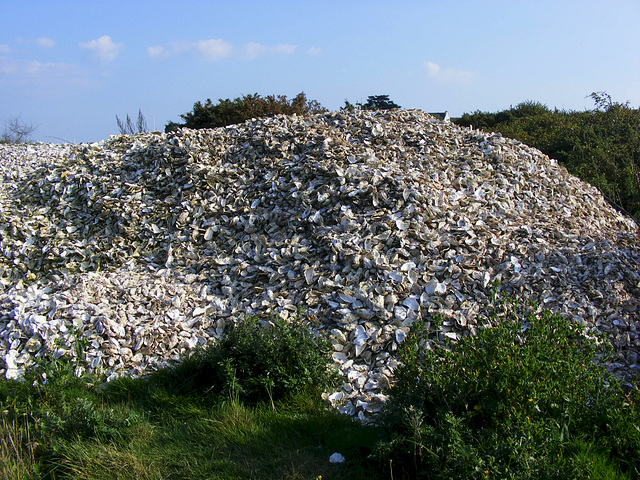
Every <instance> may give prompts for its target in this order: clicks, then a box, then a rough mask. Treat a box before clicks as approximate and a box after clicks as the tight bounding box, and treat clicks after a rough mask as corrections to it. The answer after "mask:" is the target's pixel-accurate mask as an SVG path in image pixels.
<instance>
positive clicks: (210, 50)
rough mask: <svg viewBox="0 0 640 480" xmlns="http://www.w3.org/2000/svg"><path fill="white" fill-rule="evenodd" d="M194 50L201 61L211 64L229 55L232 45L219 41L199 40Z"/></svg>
mask: <svg viewBox="0 0 640 480" xmlns="http://www.w3.org/2000/svg"><path fill="white" fill-rule="evenodd" d="M195 50H196V51H197V52H198V54H199V55H200V57H201V58H202V59H203V60H206V61H208V62H213V61H215V60H218V59H220V58H225V57H228V56H229V55H231V52H232V51H233V45H232V44H231V43H229V42H225V41H224V40H221V39H219V38H218V39H214V38H212V39H209V40H200V41H199V42H197V43H196V44H195Z"/></svg>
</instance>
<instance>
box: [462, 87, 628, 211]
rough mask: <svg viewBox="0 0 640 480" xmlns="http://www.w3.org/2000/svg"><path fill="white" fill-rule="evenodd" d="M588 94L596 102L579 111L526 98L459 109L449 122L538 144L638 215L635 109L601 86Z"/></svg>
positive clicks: (623, 208) (619, 206)
mask: <svg viewBox="0 0 640 480" xmlns="http://www.w3.org/2000/svg"><path fill="white" fill-rule="evenodd" d="M589 96H590V97H591V98H592V99H593V100H594V102H595V104H596V108H595V109H593V110H587V111H584V112H576V111H568V112H567V111H559V110H553V111H552V110H550V109H549V108H547V107H546V106H545V105H542V104H540V103H537V102H532V101H527V102H524V103H521V104H519V105H517V106H516V107H512V108H510V109H509V110H503V111H500V112H496V113H490V112H480V111H476V112H474V113H472V114H468V113H465V114H464V115H462V117H460V118H459V119H456V120H455V122H456V123H457V124H459V125H462V126H469V125H473V126H474V127H478V128H483V129H489V130H493V131H497V132H500V133H502V134H503V135H505V136H507V137H511V138H516V139H518V140H520V141H521V142H523V143H525V144H527V145H530V146H532V147H535V148H538V149H540V150H541V151H542V152H543V153H545V154H547V155H548V156H549V157H551V158H555V159H557V160H558V161H559V162H560V163H561V164H562V165H564V166H565V167H566V168H567V170H569V172H570V173H572V174H573V175H576V176H577V177H579V178H581V179H582V180H584V181H586V182H589V183H591V184H592V185H594V186H595V187H597V188H598V189H599V190H600V191H601V192H602V194H603V195H604V196H605V198H606V199H607V200H608V201H609V203H610V204H611V205H612V206H614V207H615V208H617V209H618V210H621V211H623V212H625V213H627V214H628V215H630V216H633V217H634V218H635V219H636V220H638V221H640V110H639V109H633V108H630V107H629V105H628V102H627V103H624V104H622V103H618V102H614V101H612V100H611V97H610V96H609V95H607V94H606V93H604V92H594V93H592V94H591V95H589Z"/></svg>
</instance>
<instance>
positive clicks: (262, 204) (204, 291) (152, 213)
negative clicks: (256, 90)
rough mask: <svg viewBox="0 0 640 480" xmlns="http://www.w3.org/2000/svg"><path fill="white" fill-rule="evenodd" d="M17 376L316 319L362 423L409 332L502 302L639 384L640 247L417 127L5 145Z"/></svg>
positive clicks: (326, 121) (493, 141)
mask: <svg viewBox="0 0 640 480" xmlns="http://www.w3.org/2000/svg"><path fill="white" fill-rule="evenodd" d="M0 158H1V160H0V169H1V171H2V186H1V188H0V237H1V239H0V242H1V245H0V246H1V253H2V254H1V255H0V315H1V317H0V355H2V357H3V358H4V365H2V364H1V363H0V373H1V374H3V375H5V376H6V377H7V378H15V377H19V376H20V375H21V374H22V372H23V371H24V368H25V367H27V366H28V365H29V364H30V363H31V362H32V361H33V359H34V358H35V357H38V356H42V355H45V354H51V355H55V356H57V355H63V354H68V355H72V356H74V355H80V356H81V357H82V360H83V363H82V364H83V365H84V366H85V367H84V368H86V369H89V370H95V371H100V372H103V373H104V374H105V375H107V376H108V377H110V378H113V377H114V376H117V375H120V374H124V373H128V374H141V373H144V372H145V371H148V370H150V369H153V368H157V366H159V365H164V364H166V363H167V362H171V361H174V360H177V359H178V358H180V356H183V355H185V354H186V353H188V352H189V351H191V350H192V349H194V348H195V347H196V346H198V345H203V344H206V343H208V342H210V341H214V340H215V339H216V338H218V337H219V336H220V335H221V333H222V332H223V331H224V330H225V328H226V327H227V326H228V325H230V324H231V323H234V322H237V321H241V320H242V318H243V317H244V316H246V315H248V314H254V315H257V316H258V317H259V318H262V319H265V320H268V319H269V318H273V315H275V314H277V315H279V316H280V317H282V318H284V319H289V320H295V319H296V318H297V316H298V312H299V311H300V310H302V311H303V312H304V315H306V316H312V317H314V318H315V319H316V320H317V327H316V328H317V329H318V330H322V331H324V332H326V333H327V334H328V335H329V336H330V338H331V341H332V343H333V348H334V353H333V359H334V361H335V362H336V364H337V366H338V367H339V369H340V371H341V372H342V374H343V375H344V378H345V382H344V386H343V387H342V389H340V390H339V391H338V392H333V393H331V395H329V399H330V400H331V401H332V402H333V403H334V404H336V405H339V408H340V409H341V410H342V411H344V412H346V413H351V414H356V413H358V412H363V411H364V412H371V411H376V410H377V409H379V408H380V404H381V403H382V402H384V400H385V398H386V397H385V389H386V387H387V386H388V385H389V383H390V382H392V379H393V371H394V369H395V368H396V366H397V364H398V361H397V359H396V357H395V352H396V351H397V347H398V344H399V343H401V342H402V341H403V340H404V339H405V337H406V334H407V332H408V331H409V329H410V327H411V325H412V324H413V323H414V322H415V321H416V320H419V319H422V320H425V321H427V322H429V321H431V320H432V319H433V318H435V316H436V315H440V316H441V317H442V319H443V322H442V323H441V325H440V326H439V327H438V328H439V331H438V335H439V337H438V338H440V339H441V340H443V341H445V340H446V339H449V340H451V341H455V340H457V339H459V338H460V337H461V336H462V335H465V334H470V333H474V332H475V331H476V330H477V329H478V328H480V327H482V326H483V325H486V324H487V322H489V321H490V318H489V316H488V313H487V312H488V308H489V303H490V296H491V291H492V288H494V287H493V284H494V283H496V282H498V283H499V284H500V288H501V289H502V290H505V291H507V292H509V293H510V294H511V295H513V296H516V297H521V298H529V299H532V300H535V301H537V302H538V303H539V304H540V305H541V306H542V307H544V308H546V309H550V310H552V311H553V312H558V313H561V314H563V315H565V316H566V317H568V318H569V319H571V320H572V321H574V322H578V323H579V324H581V325H584V326H585V328H586V331H588V332H589V334H591V335H593V336H595V337H597V338H599V339H601V340H602V341H608V342H610V343H611V345H612V346H613V347H614V349H615V351H616V355H617V356H616V359H615V361H614V363H613V364H612V365H611V368H612V369H613V370H618V371H620V372H623V373H624V375H627V374H632V373H633V372H634V371H637V370H638V352H639V351H640V338H639V337H638V335H639V333H640V332H638V329H639V327H640V325H639V324H638V321H639V310H638V303H639V300H640V268H639V267H640V250H639V248H638V241H637V238H638V227H637V225H636V224H635V223H634V222H633V221H632V220H631V219H629V218H627V217H624V216H623V215H621V214H620V213H618V212H616V211H615V210H614V209H612V208H611V207H610V206H609V205H608V204H607V203H606V202H605V200H604V199H603V197H602V195H601V194H600V193H599V192H598V191H597V190H596V189H595V188H594V187H592V186H590V185H588V184H586V183H583V182H582V181H580V180H578V179H577V178H575V177H573V176H571V175H569V174H568V173H567V172H566V170H565V169H564V168H562V167H560V166H559V165H558V164H557V162H556V161H554V160H552V159H549V158H548V157H547V156H545V155H543V154H542V153H541V152H539V151H538V150H536V149H533V148H530V147H528V146H526V145H524V144H522V143H520V142H518V141H515V140H511V139H507V138H503V137H502V136H501V135H499V134H494V133H485V132H482V131H478V130H472V129H467V128H461V127H457V126H455V125H454V124H451V123H444V122H442V121H439V120H436V119H435V118H434V117H432V116H430V115H428V114H426V113H423V112H421V111H417V110H391V111H385V112H369V111H354V112H346V111H338V112H333V113H324V114H318V115H314V116H305V117H302V116H295V115H294V116H277V117H272V118H263V119H253V120H251V121H247V122H245V123H244V124H241V125H233V126H229V127H225V128H218V129H212V130H187V129H183V130H181V131H179V132H176V133H172V134H160V133H157V132H156V133H147V134H140V135H136V136H122V135H121V136H114V137H111V139H109V140H107V141H103V142H99V143H94V144H81V145H66V146H55V145H48V144H36V145H29V146H6V145H5V146H2V145H0Z"/></svg>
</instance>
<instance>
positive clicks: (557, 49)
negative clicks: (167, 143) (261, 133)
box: [0, 0, 640, 143]
mask: <svg viewBox="0 0 640 480" xmlns="http://www.w3.org/2000/svg"><path fill="white" fill-rule="evenodd" d="M639 52H640V1H638V0H607V1H590V0H580V1H563V0H555V1H549V0H536V1H525V0H522V1H518V0H510V1H499V0H495V1H489V0H487V1H483V0H474V1H467V0H438V1H431V0H423V1H403V0H395V1H393V2H392V1H390V0H386V1H378V0H366V1H365V0H362V1H361V0H352V1H350V0H342V1H333V0H324V1H313V0H308V1H305V0H296V1H289V0H279V1H278V0H275V1H270V0H260V1H253V0H251V1H243V0H235V1H216V0H210V1H196V0H180V1H172V2H168V1H164V0H155V1H153V2H151V1H146V0H127V1H119V0H118V1H109V0H101V1H93V0H64V1H63V0H58V1H54V0H42V1H31V0H0V121H2V120H7V119H9V118H11V117H15V116H20V118H21V120H22V121H25V122H33V123H34V124H35V125H36V126H37V129H36V131H35V135H34V139H36V140H38V141H44V142H56V141H59V140H58V139H65V140H68V141H71V142H74V143H75V142H89V141H97V140H102V139H106V138H108V137H109V135H112V134H116V133H118V129H117V125H116V118H115V117H116V115H118V116H119V117H120V118H123V117H125V116H126V115H127V114H129V115H131V116H132V117H134V116H136V115H137V112H138V109H141V110H142V113H143V114H144V115H145V117H146V119H147V122H148V124H149V127H150V128H153V125H154V123H155V128H156V129H157V130H164V125H165V124H166V123H167V122H168V121H180V118H179V115H180V114H181V113H185V112H188V111H190V110H191V109H192V107H193V104H194V102H196V101H198V100H200V101H204V100H206V99H207V98H211V99H213V100H217V99H219V98H236V97H238V96H241V95H244V94H249V93H259V94H261V95H269V94H276V95H287V96H288V97H289V98H292V97H294V96H295V95H296V94H298V93H299V92H301V91H304V92H305V93H306V95H307V97H308V98H310V99H315V100H318V101H319V102H320V103H321V104H322V105H324V106H325V107H326V108H328V109H330V110H335V109H338V108H340V107H341V106H343V105H344V100H345V99H348V100H349V101H351V102H352V103H355V102H357V101H363V102H365V101H366V99H367V96H369V95H378V94H387V95H389V96H390V98H391V100H393V101H395V102H396V103H398V104H400V105H401V106H402V107H405V108H420V109H422V110H425V111H428V112H437V111H444V110H448V111H449V112H450V113H451V115H452V116H459V115H461V114H462V113H464V112H471V111H474V110H483V111H497V110H501V109H505V108H509V106H511V105H516V104H518V103H520V102H522V101H525V100H535V101H539V102H542V103H544V104H546V105H548V106H549V107H557V108H561V109H572V110H583V109H585V108H591V107H592V106H593V101H592V100H591V99H589V98H585V97H586V96H588V95H589V94H590V93H591V92H593V91H606V92H607V93H608V94H609V95H611V97H612V98H613V99H614V100H616V101H621V102H624V101H629V102H630V103H631V105H632V106H634V107H638V106H640V53H639ZM0 128H2V125H1V124H0Z"/></svg>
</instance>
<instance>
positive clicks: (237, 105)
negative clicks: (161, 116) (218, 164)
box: [165, 92, 325, 132]
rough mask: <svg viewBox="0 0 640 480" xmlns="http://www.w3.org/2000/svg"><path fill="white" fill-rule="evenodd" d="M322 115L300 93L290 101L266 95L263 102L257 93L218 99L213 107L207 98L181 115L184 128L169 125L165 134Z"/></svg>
mask: <svg viewBox="0 0 640 480" xmlns="http://www.w3.org/2000/svg"><path fill="white" fill-rule="evenodd" d="M322 111H325V109H324V108H323V107H322V105H320V103H318V102H317V101H315V100H307V97H306V95H305V94H304V92H300V93H299V94H298V95H296V96H295V97H294V98H293V99H292V100H287V97H286V96H284V95H278V96H275V95H268V96H267V97H264V98H263V97H261V96H260V95H258V94H257V93H254V94H253V95H244V96H242V97H238V98H236V99H234V100H229V99H228V98H227V99H226V100H223V99H219V100H218V103H216V104H214V103H213V102H212V101H211V99H209V98H208V99H207V101H206V102H205V103H204V104H203V103H201V102H196V103H194V104H193V110H192V111H191V112H187V113H185V114H182V115H180V117H181V118H182V119H183V120H184V122H185V123H184V124H178V123H175V122H169V123H168V124H167V125H166V127H165V131H166V132H170V131H174V130H177V129H178V128H180V127H187V128H196V129H197V128H215V127H224V126H226V125H232V124H236V123H242V122H244V121H245V120H249V119H251V118H258V117H272V116H274V115H278V114H285V115H292V114H294V113H295V114H297V115H305V114H309V113H318V112H322Z"/></svg>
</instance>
